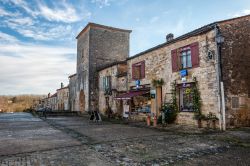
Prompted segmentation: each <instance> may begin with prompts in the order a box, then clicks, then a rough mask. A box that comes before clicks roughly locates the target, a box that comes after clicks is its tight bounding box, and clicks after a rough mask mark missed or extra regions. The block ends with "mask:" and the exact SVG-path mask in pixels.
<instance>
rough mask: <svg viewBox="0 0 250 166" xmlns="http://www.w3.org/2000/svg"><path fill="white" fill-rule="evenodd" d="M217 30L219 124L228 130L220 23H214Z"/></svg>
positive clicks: (221, 128)
mask: <svg viewBox="0 0 250 166" xmlns="http://www.w3.org/2000/svg"><path fill="white" fill-rule="evenodd" d="M214 31H215V43H216V55H217V56H216V73H217V76H216V77H217V86H218V101H219V103H218V107H219V115H220V117H219V124H220V130H222V131H225V130H226V118H225V96H224V85H223V81H222V71H221V70H222V67H221V66H222V65H221V44H222V41H218V40H217V39H218V38H219V37H221V33H220V30H219V27H218V24H215V25H214Z"/></svg>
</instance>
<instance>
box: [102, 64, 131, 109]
mask: <svg viewBox="0 0 250 166" xmlns="http://www.w3.org/2000/svg"><path fill="white" fill-rule="evenodd" d="M121 73H123V75H119V74H121ZM124 73H126V64H125V65H124V64H117V65H113V66H111V67H108V68H105V69H103V70H101V71H99V76H98V77H99V92H98V93H99V103H98V106H99V111H100V112H101V113H102V114H105V111H106V109H107V105H106V100H107V99H108V101H109V106H110V107H111V110H112V111H113V113H121V111H122V110H121V104H122V103H121V100H115V99H114V98H115V97H116V96H117V95H119V94H121V93H125V92H126V91H127V75H126V74H124ZM106 76H111V85H112V88H111V89H112V93H111V94H105V90H104V88H103V81H102V80H103V77H106Z"/></svg>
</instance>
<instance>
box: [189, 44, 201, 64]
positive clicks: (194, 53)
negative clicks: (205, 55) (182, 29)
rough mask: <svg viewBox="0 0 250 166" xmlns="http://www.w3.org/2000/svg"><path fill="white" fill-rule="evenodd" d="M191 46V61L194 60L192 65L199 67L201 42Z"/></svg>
mask: <svg viewBox="0 0 250 166" xmlns="http://www.w3.org/2000/svg"><path fill="white" fill-rule="evenodd" d="M190 48H191V61H192V67H193V68H195V67H199V61H200V60H199V43H198V42H196V43H193V44H191V45H190Z"/></svg>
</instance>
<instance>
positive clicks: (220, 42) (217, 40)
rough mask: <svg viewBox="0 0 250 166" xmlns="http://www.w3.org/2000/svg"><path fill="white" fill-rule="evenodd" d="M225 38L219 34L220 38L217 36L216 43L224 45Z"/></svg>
mask: <svg viewBox="0 0 250 166" xmlns="http://www.w3.org/2000/svg"><path fill="white" fill-rule="evenodd" d="M224 40H225V38H224V37H223V36H222V35H221V34H218V36H216V38H215V41H216V42H217V44H222V43H224Z"/></svg>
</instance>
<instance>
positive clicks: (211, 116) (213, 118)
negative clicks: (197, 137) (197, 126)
mask: <svg viewBox="0 0 250 166" xmlns="http://www.w3.org/2000/svg"><path fill="white" fill-rule="evenodd" d="M206 120H207V127H208V128H210V124H211V122H212V126H213V129H216V121H217V120H219V119H218V118H217V117H216V115H215V114H213V113H212V112H209V113H208V115H207V116H206Z"/></svg>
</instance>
